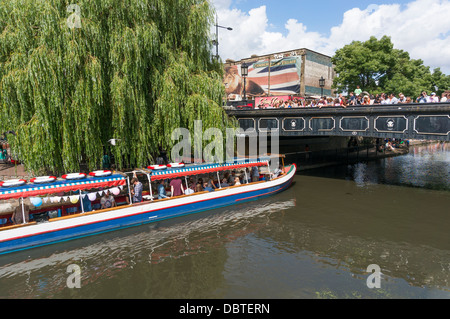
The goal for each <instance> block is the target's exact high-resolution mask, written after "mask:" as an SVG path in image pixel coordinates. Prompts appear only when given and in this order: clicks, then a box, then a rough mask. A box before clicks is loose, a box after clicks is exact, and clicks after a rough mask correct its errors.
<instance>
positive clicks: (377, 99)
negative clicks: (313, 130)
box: [255, 86, 450, 109]
mask: <svg viewBox="0 0 450 319" xmlns="http://www.w3.org/2000/svg"><path fill="white" fill-rule="evenodd" d="M447 101H450V93H443V94H442V96H441V97H440V98H439V97H438V96H437V94H436V93H435V92H431V93H430V95H428V93H427V92H426V91H422V93H421V94H420V95H419V96H418V97H416V98H414V97H411V96H405V95H404V94H403V93H399V94H398V95H396V94H394V93H381V94H375V95H373V94H370V93H368V92H366V91H362V90H361V88H360V87H359V86H357V88H356V89H355V90H354V91H353V92H350V93H349V94H348V95H347V96H344V95H343V94H339V96H337V97H335V98H332V97H326V96H323V97H311V98H306V99H304V98H292V99H290V100H288V101H280V102H279V103H277V104H274V105H268V104H262V103H261V104H259V105H255V108H256V109H265V108H299V107H318V108H322V107H330V106H334V107H343V108H347V107H351V106H366V105H367V106H368V105H390V104H413V103H444V102H447Z"/></svg>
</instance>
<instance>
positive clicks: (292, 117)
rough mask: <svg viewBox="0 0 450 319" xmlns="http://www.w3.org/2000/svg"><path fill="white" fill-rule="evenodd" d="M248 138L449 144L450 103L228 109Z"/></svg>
mask: <svg viewBox="0 0 450 319" xmlns="http://www.w3.org/2000/svg"><path fill="white" fill-rule="evenodd" d="M226 112H227V114H228V115H229V116H233V117H235V118H236V119H237V120H238V121H239V125H240V127H241V128H242V129H243V130H244V131H245V132H246V133H248V134H251V133H253V134H254V133H257V134H259V133H260V132H267V133H270V132H271V130H272V129H274V130H275V131H276V132H278V134H279V135H280V136H363V137H378V138H400V139H424V140H439V141H450V138H449V136H450V103H423V104H395V105H375V106H351V107H347V108H342V107H322V108H320V109H319V108H318V107H314V108H281V109H228V110H227V111H226Z"/></svg>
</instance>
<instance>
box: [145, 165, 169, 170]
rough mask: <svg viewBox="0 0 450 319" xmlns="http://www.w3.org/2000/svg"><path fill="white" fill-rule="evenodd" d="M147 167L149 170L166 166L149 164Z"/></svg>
mask: <svg viewBox="0 0 450 319" xmlns="http://www.w3.org/2000/svg"><path fill="white" fill-rule="evenodd" d="M148 168H149V169H151V170H159V169H166V168H167V166H166V165H150V166H148Z"/></svg>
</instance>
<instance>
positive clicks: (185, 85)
mask: <svg viewBox="0 0 450 319" xmlns="http://www.w3.org/2000/svg"><path fill="white" fill-rule="evenodd" d="M71 3H73V1H68V0H65V1H60V0H0V116H1V121H0V131H2V132H3V131H6V130H15V131H16V132H17V137H15V138H13V140H12V141H11V145H12V146H13V147H14V148H15V151H17V152H18V153H19V154H20V158H21V159H22V160H23V162H24V163H25V165H26V167H27V169H29V170H31V171H34V172H35V173H38V172H42V169H49V170H52V171H55V172H70V171H78V170H79V169H80V164H81V163H86V164H87V165H88V168H89V169H91V170H92V169H96V168H99V167H100V166H101V159H102V155H103V146H108V143H107V141H108V140H109V139H111V138H115V139H120V143H118V144H117V145H116V146H115V147H112V151H113V153H114V155H115V158H116V162H117V166H118V168H123V167H142V166H145V165H147V164H149V163H151V162H152V161H153V156H154V155H155V154H156V153H157V151H158V147H159V146H162V147H163V148H166V149H170V148H171V147H172V144H173V143H174V142H172V141H171V139H170V136H171V134H170V133H171V132H172V130H173V129H175V128H177V127H186V128H188V129H189V130H191V133H192V132H193V123H194V120H199V119H200V120H202V121H203V129H204V130H206V129H208V128H209V127H217V128H221V129H223V130H225V128H226V127H231V126H235V123H234V122H233V121H232V120H230V119H228V117H227V116H226V114H225V113H224V111H223V109H222V108H221V107H220V104H221V101H222V97H223V96H224V87H223V84H222V81H221V78H222V70H221V65H220V64H219V63H218V62H217V61H215V60H212V58H211V41H210V39H209V30H210V26H211V24H212V23H213V10H212V8H211V6H210V4H209V2H208V1H206V0H124V1H118V0H79V1H76V4H77V5H78V6H79V8H80V17H81V28H76V27H75V28H69V26H68V24H67V21H68V18H69V16H71V14H72V13H73V12H68V10H67V7H68V5H70V4H71Z"/></svg>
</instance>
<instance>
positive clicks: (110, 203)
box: [100, 190, 117, 209]
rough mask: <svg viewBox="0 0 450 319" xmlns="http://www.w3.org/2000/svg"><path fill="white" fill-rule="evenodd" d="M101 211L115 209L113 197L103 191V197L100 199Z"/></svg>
mask: <svg viewBox="0 0 450 319" xmlns="http://www.w3.org/2000/svg"><path fill="white" fill-rule="evenodd" d="M100 205H101V209H105V208H111V207H116V206H117V203H116V201H115V199H114V196H113V195H112V194H111V193H110V192H109V191H107V190H106V191H105V195H103V197H102V198H101V199H100Z"/></svg>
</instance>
